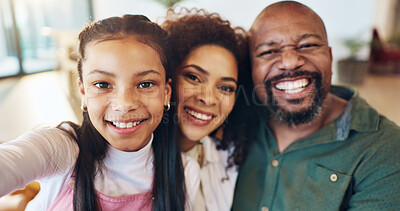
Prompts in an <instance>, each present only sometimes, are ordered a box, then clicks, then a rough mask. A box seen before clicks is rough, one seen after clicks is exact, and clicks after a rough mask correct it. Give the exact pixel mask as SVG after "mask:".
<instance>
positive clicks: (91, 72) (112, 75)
mask: <svg viewBox="0 0 400 211" xmlns="http://www.w3.org/2000/svg"><path fill="white" fill-rule="evenodd" d="M92 74H102V75H107V76H110V77H113V78H115V74H114V73H110V72H107V71H104V70H97V69H95V70H92V71H90V72H89V74H88V75H92Z"/></svg>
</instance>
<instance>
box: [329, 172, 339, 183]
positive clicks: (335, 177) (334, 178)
mask: <svg viewBox="0 0 400 211" xmlns="http://www.w3.org/2000/svg"><path fill="white" fill-rule="evenodd" d="M330 179H331V181H332V182H336V181H337V180H338V175H337V174H331V177H330Z"/></svg>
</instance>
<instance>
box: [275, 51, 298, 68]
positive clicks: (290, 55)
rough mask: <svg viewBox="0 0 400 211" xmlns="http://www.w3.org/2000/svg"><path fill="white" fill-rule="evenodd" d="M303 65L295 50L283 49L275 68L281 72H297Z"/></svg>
mask: <svg viewBox="0 0 400 211" xmlns="http://www.w3.org/2000/svg"><path fill="white" fill-rule="evenodd" d="M304 64H305V60H304V58H303V57H302V56H301V55H300V54H299V52H297V50H296V49H285V50H283V51H282V53H281V56H280V58H279V61H278V63H277V67H278V68H279V69H280V70H282V71H293V70H298V69H299V68H301V67H302V66H303V65H304Z"/></svg>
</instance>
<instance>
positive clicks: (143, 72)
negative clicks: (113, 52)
mask: <svg viewBox="0 0 400 211" xmlns="http://www.w3.org/2000/svg"><path fill="white" fill-rule="evenodd" d="M148 74H157V75H161V73H160V72H158V71H155V70H145V71H142V72H139V73H136V74H135V76H136V77H142V76H145V75H148Z"/></svg>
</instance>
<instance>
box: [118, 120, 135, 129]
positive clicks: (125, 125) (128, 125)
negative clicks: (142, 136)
mask: <svg viewBox="0 0 400 211" xmlns="http://www.w3.org/2000/svg"><path fill="white" fill-rule="evenodd" d="M140 122H141V121H137V122H112V124H113V125H114V126H115V127H117V128H132V127H135V126H136V125H138V124H139V123H140Z"/></svg>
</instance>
